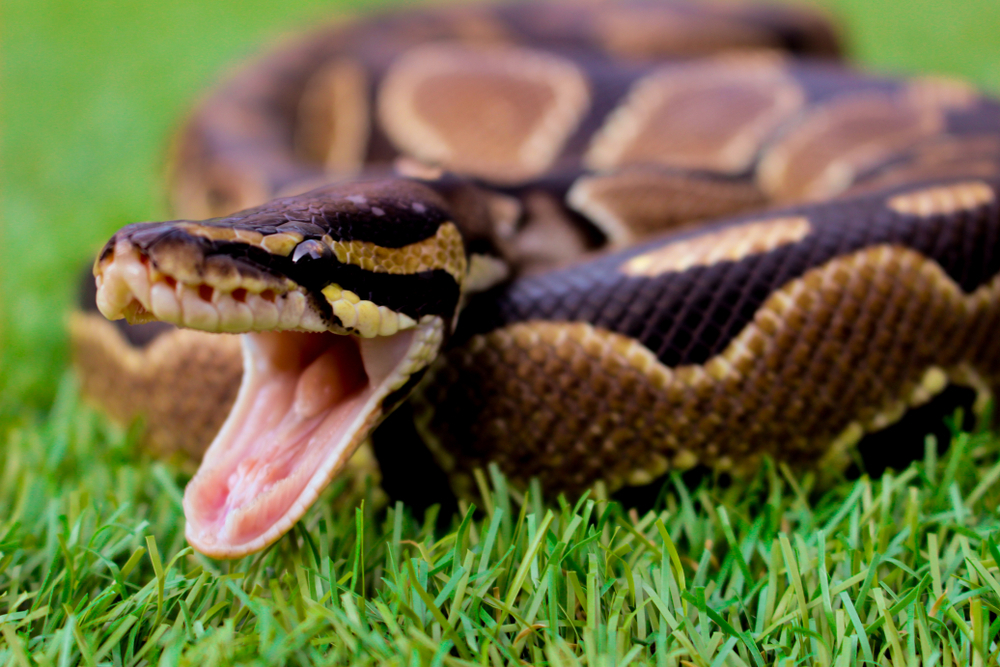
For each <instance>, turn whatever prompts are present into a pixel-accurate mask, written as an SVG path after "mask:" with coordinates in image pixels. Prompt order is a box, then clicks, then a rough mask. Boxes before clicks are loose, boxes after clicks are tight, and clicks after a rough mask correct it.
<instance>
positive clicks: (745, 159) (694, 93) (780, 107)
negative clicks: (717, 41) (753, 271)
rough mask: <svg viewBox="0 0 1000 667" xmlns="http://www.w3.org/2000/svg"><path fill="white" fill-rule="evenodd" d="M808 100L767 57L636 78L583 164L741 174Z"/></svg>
mask: <svg viewBox="0 0 1000 667" xmlns="http://www.w3.org/2000/svg"><path fill="white" fill-rule="evenodd" d="M804 99H805V97H804V94H803V92H802V90H801V88H800V87H799V85H798V84H797V83H796V82H795V81H794V80H793V79H792V78H791V77H790V76H788V74H787V73H785V72H784V71H783V70H782V69H781V68H780V67H778V66H775V64H774V63H773V62H769V61H767V60H758V59H753V60H751V61H750V62H749V63H747V64H746V65H739V64H736V63H735V62H732V61H729V62H726V63H721V62H715V63H708V64H702V65H693V66H686V67H683V66H682V67H678V66H673V67H668V68H664V69H662V70H660V71H658V72H656V73H654V74H651V75H649V76H647V77H645V78H644V79H641V80H640V81H639V82H637V83H636V84H635V86H634V87H633V89H632V91H631V92H630V93H629V94H628V96H627V97H626V99H625V101H624V102H623V103H622V104H621V105H620V106H619V107H618V108H616V109H615V110H614V111H612V112H611V114H610V115H609V116H608V118H607V120H606V121H605V124H604V126H603V127H602V128H601V129H600V130H599V131H598V132H597V134H596V135H595V136H594V139H593V142H592V143H591V146H590V148H589V149H588V150H587V153H586V155H585V156H584V162H585V164H586V165H587V166H588V167H590V168H592V169H612V168H615V167H620V166H623V165H627V164H635V163H640V162H641V163H651V164H661V165H666V166H671V167H680V168H684V169H710V170H714V171H720V172H724V173H730V174H733V173H740V172H742V171H745V170H746V169H748V168H749V166H750V164H751V163H752V161H753V159H754V156H755V155H756V154H757V151H758V150H759V149H760V146H761V144H762V143H763V141H764V140H765V139H766V138H767V136H768V135H769V134H770V133H771V132H772V131H773V130H774V128H775V127H776V126H777V125H778V124H779V123H781V122H782V121H783V120H784V119H785V118H787V117H789V116H790V115H791V114H793V113H795V112H796V111H797V110H798V109H799V108H800V107H801V106H802V104H803V102H804Z"/></svg>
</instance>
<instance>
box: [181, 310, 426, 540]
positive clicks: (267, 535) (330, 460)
mask: <svg viewBox="0 0 1000 667" xmlns="http://www.w3.org/2000/svg"><path fill="white" fill-rule="evenodd" d="M442 329H443V324H442V321H441V319H440V318H433V317H429V318H425V319H424V320H422V321H421V323H420V324H419V326H417V327H415V328H414V329H412V330H409V331H403V332H400V333H397V334H395V335H392V336H384V337H378V338H372V339H364V338H357V337H354V336H340V335H336V334H330V333H326V334H309V333H293V332H267V333H258V334H250V335H247V336H244V337H243V359H244V376H243V383H242V384H241V386H240V391H239V395H238V396H237V399H236V403H235V405H234V406H233V409H232V411H231V412H230V414H229V417H228V418H227V419H226V422H225V424H224V425H223V427H222V429H221V430H220V432H219V434H218V435H217V436H216V438H215V440H214V441H213V442H212V444H211V445H210V446H209V448H208V450H207V451H206V453H205V457H204V459H203V460H202V464H201V467H200V468H199V470H198V473H197V474H196V475H195V476H194V478H192V480H191V482H190V483H189V484H188V486H187V488H186V489H185V492H184V502H183V505H184V513H185V516H186V518H187V527H186V536H187V539H188V542H189V543H190V544H191V545H192V546H193V547H194V548H195V549H197V550H198V551H200V552H201V553H204V554H206V555H208V556H212V557H215V558H238V557H241V556H244V555H247V554H250V553H253V552H255V551H259V550H260V549H263V548H264V547H266V546H267V545H269V544H271V543H272V542H274V541H276V540H277V539H278V538H280V537H281V536H282V535H283V534H284V533H285V532H287V531H288V530H289V529H290V528H291V527H292V526H293V525H294V524H295V522H296V521H297V520H298V519H299V518H300V517H301V516H302V515H303V514H304V513H305V511H306V510H307V509H308V508H309V506H310V505H312V503H313V502H314V501H315V500H316V498H317V497H318V496H319V493H320V492H321V491H322V489H323V488H324V487H325V486H326V485H327V483H328V482H329V481H330V480H331V479H332V478H333V477H334V476H335V475H336V474H337V473H338V472H340V470H342V469H343V467H344V465H345V464H346V463H347V461H348V459H349V458H350V456H351V454H353V453H354V451H355V450H356V449H357V447H358V446H359V445H360V444H361V442H362V441H363V440H364V439H365V438H366V437H367V436H368V434H369V433H370V432H371V431H372V429H374V427H375V426H376V425H377V424H378V423H379V421H381V419H382V417H384V416H385V409H384V407H383V406H384V405H386V403H388V402H389V401H388V400H387V399H389V400H391V395H392V394H393V393H394V392H396V391H398V390H400V389H402V388H403V386H404V385H406V383H407V381H408V380H409V379H410V377H411V376H412V375H414V374H415V373H417V372H418V371H420V370H421V369H422V368H424V367H426V366H427V364H428V363H429V361H430V360H431V359H433V357H434V356H435V355H436V354H437V351H438V349H439V347H440V344H441V340H442ZM387 407H391V406H387Z"/></svg>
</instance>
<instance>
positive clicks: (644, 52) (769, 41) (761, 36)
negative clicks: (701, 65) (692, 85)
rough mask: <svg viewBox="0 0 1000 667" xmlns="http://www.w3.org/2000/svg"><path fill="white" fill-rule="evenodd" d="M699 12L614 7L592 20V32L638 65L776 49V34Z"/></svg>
mask: <svg viewBox="0 0 1000 667" xmlns="http://www.w3.org/2000/svg"><path fill="white" fill-rule="evenodd" d="M703 7H704V8H705V12H703V13H702V14H701V15H697V16H696V15H693V14H685V13H683V12H681V11H676V10H675V11H671V10H670V9H669V8H668V7H665V6H664V5H663V4H655V5H647V6H643V5H633V6H629V5H626V4H623V3H615V4H612V5H608V6H606V7H605V8H604V9H605V11H603V12H601V13H600V14H599V15H598V16H596V17H595V18H594V27H595V28H596V29H597V31H598V34H599V37H598V39H599V40H600V41H601V43H602V44H603V45H604V48H605V49H606V50H607V51H609V52H610V53H614V54H617V55H620V56H624V57H627V58H635V59H642V60H658V59H663V58H665V57H671V56H672V57H677V56H696V55H705V54H710V53H719V52H720V51H723V50H726V49H769V48H780V47H781V44H780V43H779V41H778V40H777V39H776V38H775V35H773V34H768V33H767V32H766V31H764V30H760V29H758V28H755V27H754V26H752V25H749V24H748V23H747V22H746V21H745V20H744V21H742V22H741V21H740V20H739V19H736V18H734V19H730V18H728V17H726V16H723V15H718V16H711V15H708V14H709V11H711V9H710V8H709V6H708V5H703Z"/></svg>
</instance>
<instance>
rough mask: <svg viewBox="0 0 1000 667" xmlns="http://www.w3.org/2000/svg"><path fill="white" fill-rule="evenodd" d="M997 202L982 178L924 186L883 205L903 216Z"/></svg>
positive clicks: (956, 211)
mask: <svg viewBox="0 0 1000 667" xmlns="http://www.w3.org/2000/svg"><path fill="white" fill-rule="evenodd" d="M995 201H996V195H995V193H994V192H993V188H991V187H990V186H988V185H987V184H986V183H983V182H982V181H965V182H962V183H955V184H953V185H942V186H940V187H934V188H924V189H922V190H917V191H915V192H905V193H903V194H899V195H895V196H893V197H891V198H890V199H889V201H888V202H887V203H886V205H887V206H888V207H889V208H890V209H892V210H893V211H895V212H896V213H900V214H903V215H918V216H921V217H930V216H933V215H951V214H953V213H958V212H960V211H974V210H976V209H977V208H979V207H981V206H983V205H985V204H992V203H993V202H995Z"/></svg>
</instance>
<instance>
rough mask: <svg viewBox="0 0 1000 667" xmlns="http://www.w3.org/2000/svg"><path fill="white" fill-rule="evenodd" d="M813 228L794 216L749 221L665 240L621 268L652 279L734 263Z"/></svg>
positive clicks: (798, 236) (802, 219)
mask: <svg viewBox="0 0 1000 667" xmlns="http://www.w3.org/2000/svg"><path fill="white" fill-rule="evenodd" d="M810 229H812V227H811V225H810V224H809V220H808V218H804V217H802V216H793V217H785V218H773V219H769V220H760V221H758V222H749V223H744V224H740V225H738V226H735V227H727V228H726V229H722V230H720V231H717V232H709V233H706V234H701V235H699V236H695V237H694V238H690V239H685V240H681V241H675V242H673V243H666V244H665V245H664V246H663V247H661V248H657V249H656V250H652V251H650V252H647V253H644V254H642V255H637V256H635V257H632V258H631V259H629V260H628V261H627V262H625V264H623V265H622V267H621V271H622V273H624V274H625V275H629V276H647V277H650V278H652V277H653V276H658V275H661V274H664V273H671V272H678V271H684V270H687V269H690V268H691V267H693V266H711V265H713V264H718V263H719V262H735V261H739V260H741V259H743V258H744V257H747V256H749V255H757V254H760V253H764V252H768V251H769V250H774V249H775V248H780V247H781V246H783V245H788V244H790V243H797V242H798V241H801V240H802V239H804V238H805V237H806V236H807V235H808V234H809V231H810Z"/></svg>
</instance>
